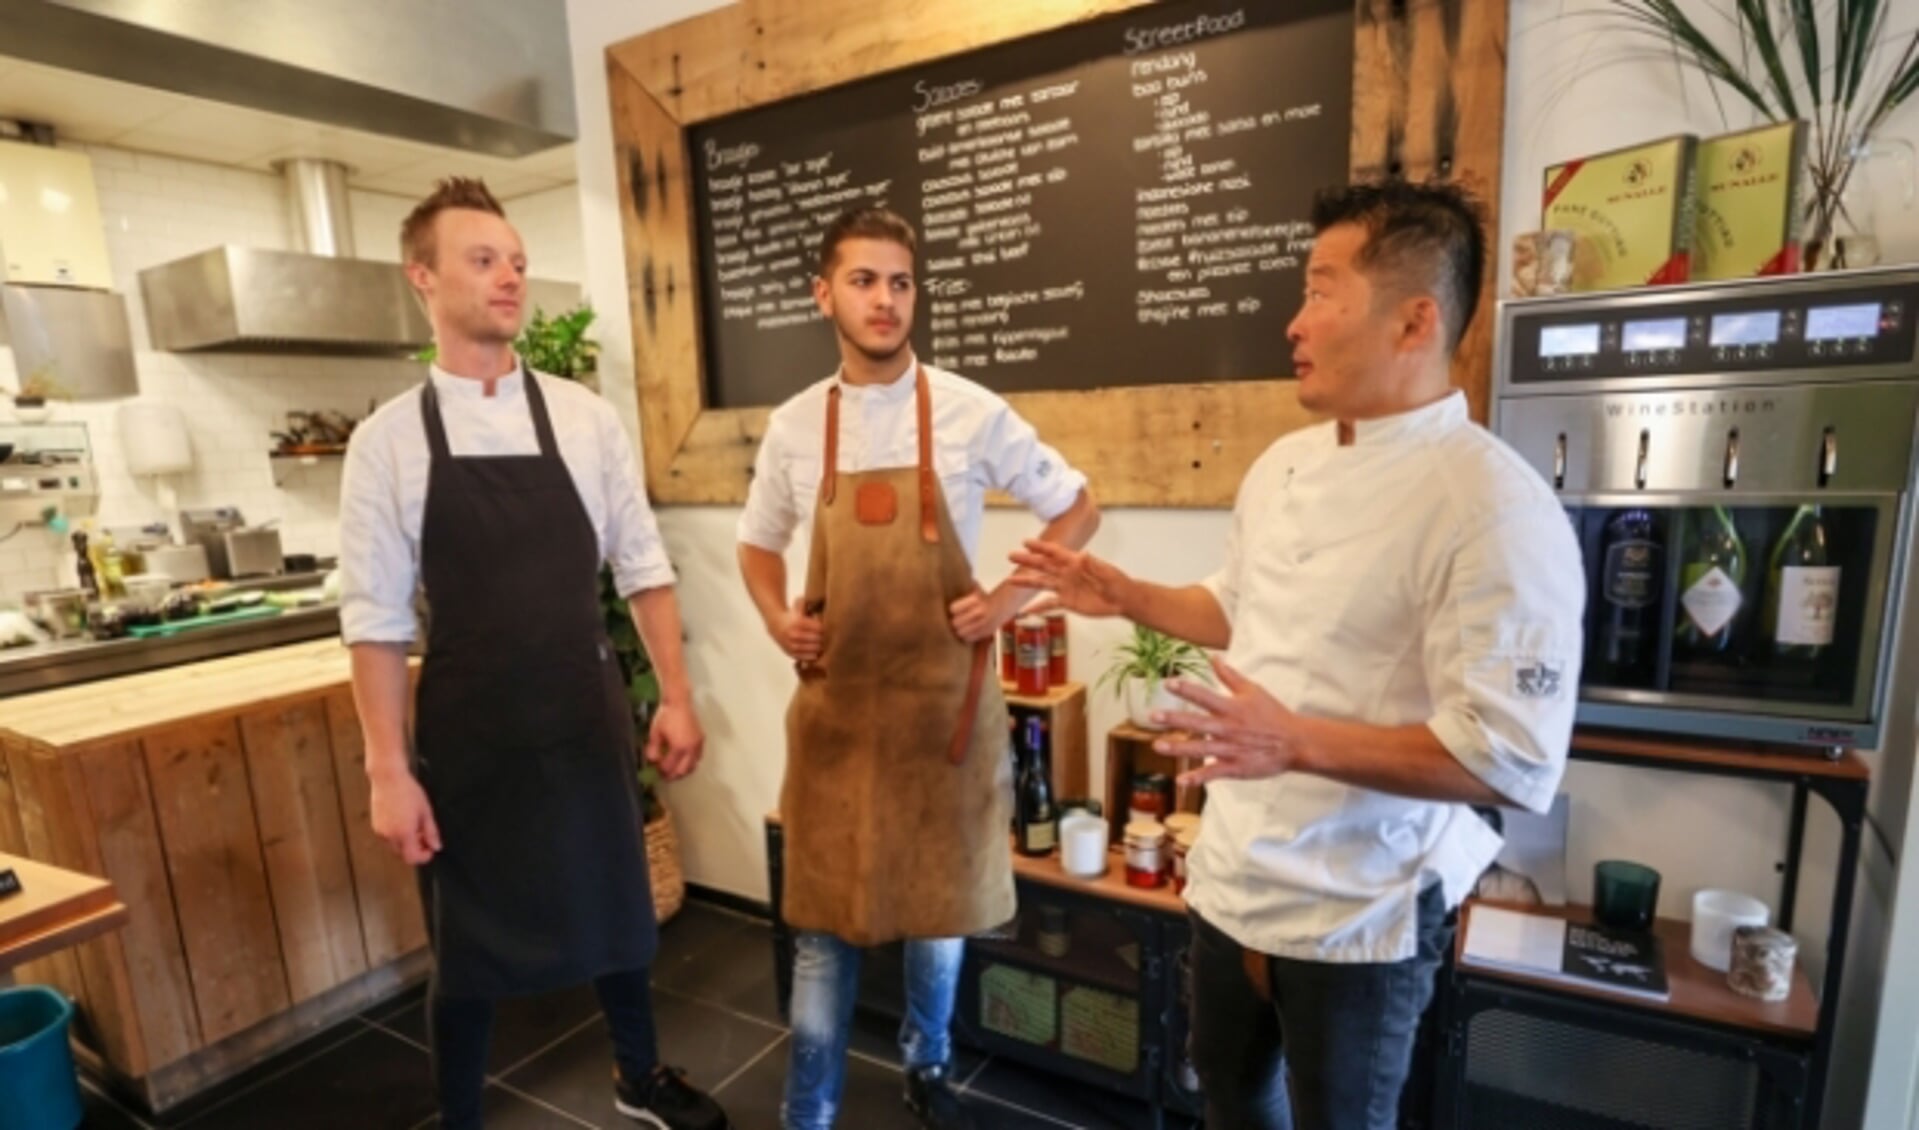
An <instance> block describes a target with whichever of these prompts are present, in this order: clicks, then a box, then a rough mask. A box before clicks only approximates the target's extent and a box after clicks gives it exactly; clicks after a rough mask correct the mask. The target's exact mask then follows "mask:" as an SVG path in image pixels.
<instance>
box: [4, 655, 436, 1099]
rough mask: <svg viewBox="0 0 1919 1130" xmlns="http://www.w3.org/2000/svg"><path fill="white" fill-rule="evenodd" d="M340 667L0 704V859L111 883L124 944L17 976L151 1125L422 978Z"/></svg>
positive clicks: (176, 678)
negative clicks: (64, 1008)
mask: <svg viewBox="0 0 1919 1130" xmlns="http://www.w3.org/2000/svg"><path fill="white" fill-rule="evenodd" d="M361 758H362V744H361V739H360V725H359V720H358V718H357V716H356V714H355V711H354V706H353V697H352V691H351V688H350V664H349V656H348V653H347V650H346V648H344V647H342V646H341V644H340V642H339V641H338V640H337V639H329V640H320V641H313V642H309V643H303V644H296V645H292V646H289V647H281V648H273V649H270V650H266V651H261V652H255V653H252V654H247V655H236V656H228V657H225V658H221V659H215V660H210V661H207V662H204V663H197V664H191V665H188V666H184V667H177V668H172V669H168V670H162V671H149V672H143V673H140V674H136V675H130V676H126V677H124V678H119V679H110V680H105V681H101V682H95V683H89V684H85V685H82V686H77V687H67V688H61V689H58V690H52V691H45V692H41V693H38V694H32V695H23V696H20V697H18V698H14V699H9V700H8V701H7V702H5V703H4V704H0V851H7V852H12V853H14V854H18V855H25V856H28V857H31V858H33V859H37V860H40V861H42V862H45V863H49V864H52V865H54V866H57V867H65V868H67V869H69V870H74V871H79V872H83V873H86V874H89V875H96V876H101V877H104V878H106V879H108V880H109V881H111V882H112V883H113V885H114V887H115V889H116V890H117V891H118V892H119V894H120V897H121V899H122V900H123V901H124V902H125V903H126V906H127V912H128V921H127V925H126V927H125V929H123V930H121V931H120V932H118V933H116V934H113V935H110V936H108V937H104V938H100V939H98V940H95V941H92V942H88V943H86V944H84V945H82V946H80V947H78V948H77V949H75V950H73V951H70V952H66V953H61V954H55V955H53V956H51V957H49V958H46V959H44V960H41V961H38V962H33V963H29V964H27V965H24V966H22V967H21V968H20V970H19V971H18V972H19V976H20V979H21V980H22V981H42V982H48V983H51V984H54V985H56V986H58V987H59V988H60V989H62V990H63V991H65V992H67V993H68V994H69V995H71V996H73V997H74V998H76V999H77V1000H78V1001H79V1002H80V1005H81V1011H82V1015H83V1017H84V1023H83V1024H82V1025H80V1026H79V1027H78V1029H77V1030H78V1031H80V1032H82V1033H84V1038H85V1039H86V1042H87V1044H88V1045H89V1049H90V1050H91V1051H92V1052H94V1053H95V1054H96V1055H97V1057H98V1065H99V1066H100V1067H101V1068H102V1069H103V1070H104V1071H105V1072H106V1073H107V1074H108V1075H109V1076H110V1077H112V1078H113V1079H114V1080H115V1081H116V1082H118V1083H120V1084H121V1085H122V1086H124V1087H126V1088H128V1089H130V1090H133V1091H134V1092H135V1093H137V1095H138V1096H139V1097H140V1098H141V1099H142V1100H143V1101H145V1102H146V1103H147V1104H148V1105H149V1106H151V1107H153V1108H155V1109H165V1108H167V1107H169V1106H173V1105H176V1104H177V1103H179V1102H180V1101H181V1100H183V1099H185V1098H188V1097H190V1096H192V1095H193V1094H195V1093H197V1092H198V1091H200V1090H202V1089H204V1088H205V1087H207V1086H209V1085H211V1084H213V1083H216V1082H218V1081H219V1080H220V1079H221V1078H224V1077H226V1076H228V1075H231V1074H233V1073H235V1072H237V1071H239V1070H242V1069H244V1068H245V1067H246V1066H248V1065H249V1064H251V1063H252V1062H255V1061H257V1060H259V1059H260V1058H263V1057H265V1056H266V1055H270V1054H272V1052H273V1051H275V1050H277V1049H278V1048H280V1047H282V1046H284V1045H286V1044H288V1043H291V1042H293V1041H295V1040H297V1039H299V1038H302V1037H304V1036H305V1035H308V1034H310V1033H311V1032H312V1031H314V1030H316V1029H318V1028H320V1027H324V1026H325V1025H327V1024H330V1023H333V1022H335V1021H336V1020H338V1019H340V1018H342V1017H344V1016H347V1015H350V1014H352V1013H353V1012H356V1011H358V1010H359V1009H361V1008H364V1007H365V1006H366V1005H368V1004H370V1003H372V1002H373V1001H374V1000H376V999H378V997H380V996H382V995H385V994H387V993H390V992H391V991H393V990H394V989H395V988H397V987H398V986H399V985H401V984H402V983H404V982H405V981H407V980H409V979H412V978H414V977H417V976H418V975H419V973H420V972H421V971H423V969H424V963H425V955H424V950H425V944H426V932H425V928H424V924H423V921H422V916H421V912H420V902H419V894H418V886H417V881H416V879H415V876H414V872H413V869H412V868H410V867H408V866H407V865H406V864H405V863H403V862H402V861H401V860H400V859H399V858H398V857H397V856H396V855H395V854H394V853H393V852H392V850H391V849H390V848H388V847H387V845H386V844H385V843H384V842H383V841H381V840H380V839H379V838H378V837H376V836H374V834H373V830H372V826H371V823H370V821H369V819H368V811H367V809H368V789H367V783H366V776H365V773H364V771H363V769H362V767H361Z"/></svg>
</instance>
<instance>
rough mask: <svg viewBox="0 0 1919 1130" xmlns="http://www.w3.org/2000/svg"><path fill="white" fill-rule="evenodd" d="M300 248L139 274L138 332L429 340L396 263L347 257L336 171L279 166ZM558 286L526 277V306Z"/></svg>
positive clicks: (371, 346) (171, 344)
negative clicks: (143, 320)
mask: <svg viewBox="0 0 1919 1130" xmlns="http://www.w3.org/2000/svg"><path fill="white" fill-rule="evenodd" d="M281 172H282V174H283V175H284V176H285V177H286V181H287V191H288V200H289V204H290V207H291V211H292V215H293V219H294V225H295V228H296V230H297V232H298V233H299V235H300V238H301V242H302V245H303V246H304V247H305V250H304V251H265V250H260V249H257V248H249V247H234V246H230V245H229V246H225V247H215V248H212V249H210V250H207V251H203V252H201V253H199V254H198V255H191V256H188V257H187V258H185V259H177V260H175V261H173V262H171V263H166V264H163V265H161V266H158V267H151V268H148V269H147V270H144V271H141V272H140V291H141V294H142V295H143V296H144V298H145V301H146V314H147V331H148V334H149V335H150V336H151V338H152V339H153V347H154V348H155V349H164V350H171V351H174V352H202V351H214V350H220V351H226V352H240V353H331V354H361V355H369V356H396V355H408V354H411V353H414V352H417V351H418V350H420V349H421V348H422V347H424V346H425V345H426V344H427V343H428V342H430V341H432V340H433V327H432V326H431V325H429V324H428V322H427V320H426V313H425V311H424V310H422V309H421V307H420V302H419V299H418V298H417V297H416V296H415V295H414V293H413V290H412V287H411V285H410V284H409V283H408V282H407V280H406V274H405V272H404V271H402V270H401V268H400V265H399V264H397V263H384V262H374V261H371V260H366V259H355V258H353V257H352V256H353V233H352V225H351V223H350V222H349V213H348V211H347V187H346V170H345V168H344V167H342V166H341V165H339V164H336V163H334V162H330V161H312V160H295V161H288V162H286V163H284V165H283V166H282V167H281ZM579 297H580V290H579V288H578V287H577V286H573V285H571V284H567V283H557V282H547V281H543V280H529V282H528V285H527V308H528V309H529V310H531V309H533V308H535V307H542V308H544V309H546V310H548V311H556V310H560V309H564V308H567V307H571V306H572V305H574V304H575V303H577V302H578V301H579Z"/></svg>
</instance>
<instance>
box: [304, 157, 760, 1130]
mask: <svg viewBox="0 0 1919 1130" xmlns="http://www.w3.org/2000/svg"><path fill="white" fill-rule="evenodd" d="M400 242H401V251H402V257H403V260H404V262H405V266H406V272H407V277H408V278H409V279H410V280H411V282H412V283H413V285H414V287H415V288H416V289H417V290H418V291H419V293H420V296H421V298H422V299H423V300H424V302H425V304H426V309H427V314H428V316H429V317H430V319H431V320H432V322H433V337H434V341H435V342H436V343H437V345H438V347H439V357H438V362H437V364H435V365H434V366H433V369H432V372H431V374H430V375H429V377H428V379H427V382H426V383H425V384H423V385H422V386H421V387H420V388H419V389H417V390H414V391H412V392H408V393H405V394H402V395H401V396H399V397H397V398H395V399H394V400H393V401H391V402H389V403H388V404H386V405H385V406H384V407H382V408H381V409H380V410H379V411H378V412H376V413H375V414H374V415H373V416H372V417H371V418H370V419H369V420H367V422H366V423H364V424H363V425H361V426H360V428H359V429H357V430H356V431H355V433H354V436H353V442H352V444H351V447H350V449H349V451H348V454H347V463H346V470H345V478H344V482H343V485H342V490H341V502H340V510H341V521H340V526H341V529H340V541H341V547H340V560H341V572H342V577H343V591H342V601H341V609H340V618H341V634H342V636H343V637H344V639H345V640H346V642H347V643H348V644H349V645H351V647H352V651H353V693H354V700H355V702H356V703H357V704H358V707H359V712H360V721H361V726H362V729H363V730H364V733H365V738H366V768H367V776H368V777H369V778H370V780H371V782H372V819H373V828H374V831H376V832H378V833H379V834H380V835H381V836H383V837H385V838H386V839H387V840H388V841H389V842H390V843H391V844H392V845H393V848H394V850H396V851H398V852H399V853H400V854H401V855H402V856H403V857H404V858H405V859H406V861H407V862H408V863H411V864H414V865H415V866H417V867H419V868H420V880H421V890H422V894H423V897H424V899H425V904H426V913H427V925H428V932H429V934H430V936H431V940H432V945H433V956H434V972H433V985H432V990H431V993H430V995H429V998H428V1006H427V1016H428V1024H429V1032H430V1037H429V1039H430V1043H431V1044H432V1051H433V1075H434V1086H435V1089H436V1091H437V1098H438V1100H439V1105H440V1112H441V1120H442V1121H441V1124H442V1125H443V1126H445V1127H448V1128H449V1130H452V1128H463V1130H464V1128H472V1127H478V1126H479V1125H480V1110H481V1105H482V1092H483V1090H484V1087H485V1081H486V1066H487V1064H486V1060H487V1046H488V1037H489V1033H490V1028H491V1024H492V1019H493V1002H494V1000H495V999H497V998H499V997H502V996H510V995H517V994H526V993H540V992H548V991H551V990H554V989H559V988H562V987H565V986H568V985H574V984H578V983H580V982H583V981H592V982H593V984H594V988H595V989H596V991H597V992H598V994H599V998H600V1003H601V1006H602V1008H603V1010H604V1011H605V1013H606V1019H607V1027H608V1028H609V1030H610V1032H611V1034H612V1037H613V1045H614V1058H615V1061H616V1064H617V1069H616V1070H615V1072H614V1080H613V1090H614V1095H613V1098H614V1104H615V1107H616V1109H617V1110H619V1112H620V1113H622V1114H624V1115H626V1116H627V1117H629V1118H631V1119H633V1120H634V1121H635V1122H637V1123H639V1124H641V1125H644V1126H650V1127H655V1128H656V1130H719V1128H722V1127H725V1126H726V1125H727V1121H726V1118H725V1116H724V1115H723V1114H721V1112H720V1110H719V1108H718V1107H717V1106H715V1105H714V1103H713V1101H712V1100H711V1099H709V1098H707V1097H706V1096H705V1095H703V1094H701V1093H700V1092H699V1091H697V1090H695V1089H694V1088H693V1087H691V1086H690V1085H688V1084H687V1082H686V1081H685V1080H684V1079H683V1078H682V1077H681V1075H680V1073H679V1072H677V1071H675V1070H673V1069H671V1068H666V1067H662V1066H661V1065H660V1062H659V1055H658V1051H657V1049H656V1047H655V1043H656V1038H655V1032H654V1025H653V1007H652V997H651V990H650V988H649V984H648V975H649V973H648V967H649V965H650V964H651V962H652V960H653V951H654V947H655V944H656V940H657V927H656V925H655V923H654V918H653V900H652V894H651V891H650V890H649V883H648V878H647V865H646V856H645V851H644V849H643V847H642V843H643V836H644V833H643V830H642V821H643V818H642V815H641V811H640V801H639V794H638V782H637V770H638V763H637V761H636V758H635V756H634V749H633V721H632V713H631V710H630V708H629V706H628V704H627V698H626V688H625V686H624V685H623V683H622V680H621V677H620V665H619V659H618V656H617V655H615V654H614V652H613V649H612V646H611V644H610V643H609V642H608V640H607V637H606V633H605V630H604V625H603V623H602V619H601V612H600V603H599V573H600V566H601V563H602V562H603V561H604V562H608V563H610V564H611V565H612V567H613V572H614V577H615V580H616V582H617V584H618V587H619V590H620V592H621V594H622V595H624V596H625V597H626V598H627V600H628V602H629V604H630V607H631V610H632V615H633V620H634V623H635V624H636V626H637V627H638V628H639V631H640V635H641V636H642V637H643V638H644V640H645V641H646V646H647V652H648V654H649V655H650V656H651V657H652V661H653V665H654V667H655V669H656V670H657V671H658V673H659V678H660V686H661V693H662V701H661V704H660V709H659V712H658V713H657V714H656V715H655V717H654V721H653V727H652V732H651V734H650V735H649V737H648V740H647V746H646V756H647V759H648V760H650V761H652V762H654V763H655V764H657V765H658V766H659V767H660V769H661V771H662V773H663V774H664V775H665V776H666V777H668V778H669V779H671V778H677V777H682V776H685V775H686V774H687V773H690V772H692V771H693V768H694V767H695V766H696V765H697V764H698V763H699V759H700V753H701V746H702V743H703V738H702V736H701V732H700V724H699V719H698V718H697V717H695V715H694V712H693V706H692V698H691V693H690V690H689V688H688V685H687V679H686V668H685V665H684V663H683V662H682V659H681V654H680V619H679V611H678V606H677V605H676V603H675V600H674V595H673V587H672V586H673V569H672V566H671V565H670V564H669V563H668V562H667V559H666V554H665V550H664V548H663V547H662V545H661V543H660V538H659V532H658V530H657V528H656V527H655V525H654V522H653V516H652V514H651V512H650V511H649V510H648V508H647V504H646V499H645V495H644V494H643V492H642V491H641V490H640V486H639V480H638V473H637V469H636V466H635V463H634V458H633V452H632V450H631V447H630V445H629V443H628V441H627V438H626V433H625V431H624V430H623V429H622V427H621V425H620V421H619V418H618V416H617V415H616V414H615V412H614V410H613V408H612V406H611V405H610V404H608V403H607V402H606V401H604V400H602V399H600V397H598V396H597V395H596V394H594V393H593V392H592V391H591V390H589V389H587V388H585V387H584V386H581V385H578V384H575V383H573V382H570V381H565V380H560V379H558V378H554V377H548V376H541V375H538V374H534V373H531V372H529V371H528V370H527V369H526V367H525V366H524V364H522V362H521V361H520V359H519V358H518V357H516V356H515V355H514V353H513V349H512V342H513V339H514V338H515V337H516V336H517V335H518V333H519V330H520V324H521V321H522V317H523V315H524V307H525V297H526V254H525V252H524V251H523V250H522V248H521V245H520V239H519V236H518V234H517V233H515V232H514V230H513V227H512V225H510V224H508V223H507V221H506V218H505V214H504V213H503V212H502V211H501V209H500V206H499V204H498V202H496V201H495V200H494V199H493V197H492V195H491V194H490V193H489V192H487V190H486V186H485V185H484V184H482V183H481V182H479V181H469V180H458V179H456V180H451V181H443V182H441V185H440V187H439V189H438V191H436V192H435V193H434V194H433V195H432V196H430V197H428V198H427V199H426V200H425V201H424V202H422V203H421V204H420V205H419V207H417V208H416V209H414V211H413V213H412V215H410V216H408V217H407V220H406V222H405V224H404V225H403V226H402V228H401V238H400ZM416 589H423V590H424V593H425V596H426V601H427V605H428V609H429V611H428V616H427V619H428V622H429V626H428V630H427V655H426V660H425V664H424V666H423V668H422V670H421V675H420V686H419V695H418V700H417V703H416V708H417V712H416V716H415V735H416V738H417V745H416V748H415V749H414V751H413V756H411V757H409V754H408V747H407V738H406V717H407V687H408V677H407V659H406V647H407V644H408V643H409V642H410V641H411V640H412V639H413V636H414V632H415V624H414V615H413V598H414V595H415V591H416Z"/></svg>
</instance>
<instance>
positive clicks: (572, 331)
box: [414, 305, 600, 384]
mask: <svg viewBox="0 0 1919 1130" xmlns="http://www.w3.org/2000/svg"><path fill="white" fill-rule="evenodd" d="M593 318H594V313H593V307H591V306H587V305H580V306H576V307H574V308H573V309H571V310H566V311H562V312H561V313H559V314H556V315H554V316H552V317H550V318H549V317H548V316H547V314H546V311H545V310H542V309H540V308H539V307H537V306H536V307H534V308H533V316H532V317H531V318H529V319H527V323H526V326H525V328H523V329H521V330H520V336H519V337H517V338H514V339H513V351H514V352H515V353H517V354H519V355H520V360H522V361H524V362H526V367H527V368H529V369H532V370H534V371H535V372H540V373H547V374H549V375H551V376H555V377H565V378H566V379H567V380H570V381H580V382H582V383H585V384H592V383H593V377H594V375H595V374H596V373H597V372H598V370H599V360H600V343H599V342H598V341H595V340H594V339H593V338H591V337H588V336H587V330H588V329H589V328H590V327H591V326H592V325H593ZM439 355H440V350H439V347H438V346H434V345H429V346H427V347H426V348H425V349H422V350H420V352H419V353H417V354H415V355H414V356H415V358H416V359H417V360H420V361H425V362H427V363H429V364H431V363H432V362H433V361H434V360H435V359H437V358H438V357H439Z"/></svg>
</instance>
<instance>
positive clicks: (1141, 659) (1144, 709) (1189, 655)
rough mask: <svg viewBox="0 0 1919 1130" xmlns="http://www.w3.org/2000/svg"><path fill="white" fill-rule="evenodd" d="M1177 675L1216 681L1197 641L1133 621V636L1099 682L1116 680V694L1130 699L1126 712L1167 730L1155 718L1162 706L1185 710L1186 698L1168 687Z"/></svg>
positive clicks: (1116, 651) (1135, 719) (1146, 726)
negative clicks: (1158, 630) (1187, 639)
mask: <svg viewBox="0 0 1919 1130" xmlns="http://www.w3.org/2000/svg"><path fill="white" fill-rule="evenodd" d="M1175 676H1184V677H1186V678H1197V679H1201V680H1204V681H1205V682H1209V683H1210V682H1212V681H1213V676H1212V666H1211V664H1209V663H1208V662H1207V660H1206V652H1205V651H1203V650H1201V649H1200V648H1199V647H1198V646H1196V645H1194V644H1190V643H1187V642H1186V641H1185V640H1182V639H1175V638H1174V637H1172V636H1169V635H1167V634H1166V633H1164V632H1156V631H1154V630H1153V629H1151V628H1148V627H1146V626H1145V625H1143V624H1134V625H1133V638H1132V639H1130V640H1127V641H1126V642H1125V643H1122V644H1120V645H1119V646H1118V647H1117V648H1114V649H1113V663H1112V666H1110V667H1108V668H1107V669H1106V673H1105V674H1104V675H1101V676H1100V678H1099V685H1100V686H1102V687H1103V686H1105V685H1106V684H1108V683H1111V684H1113V695H1114V697H1116V698H1121V699H1124V700H1125V702H1126V716H1127V717H1128V718H1129V719H1131V720H1132V723H1133V725H1135V726H1138V727H1140V728H1141V729H1143V730H1163V729H1165V727H1164V726H1162V725H1160V724H1159V723H1157V722H1155V721H1153V715H1154V714H1155V713H1157V712H1158V711H1161V710H1183V709H1185V708H1186V707H1187V705H1188V704H1187V702H1186V700H1185V699H1183V698H1180V697H1179V696H1178V695H1176V694H1174V693H1173V692H1172V691H1169V690H1167V689H1166V680H1168V679H1170V678H1173V677H1175Z"/></svg>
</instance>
